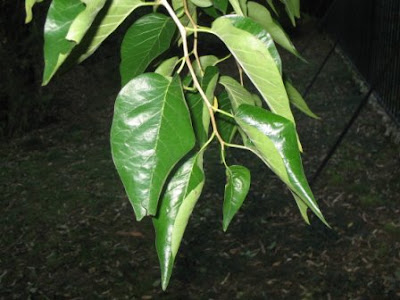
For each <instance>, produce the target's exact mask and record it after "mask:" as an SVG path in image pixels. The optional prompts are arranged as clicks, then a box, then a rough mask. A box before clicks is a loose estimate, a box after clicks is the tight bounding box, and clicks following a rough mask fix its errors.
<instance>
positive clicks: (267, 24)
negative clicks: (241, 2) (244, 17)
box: [247, 1, 303, 59]
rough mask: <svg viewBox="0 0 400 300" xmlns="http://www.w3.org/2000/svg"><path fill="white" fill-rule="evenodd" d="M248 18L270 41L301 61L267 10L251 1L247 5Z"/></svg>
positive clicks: (290, 42) (284, 33) (288, 39)
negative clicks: (261, 29)
mask: <svg viewBox="0 0 400 300" xmlns="http://www.w3.org/2000/svg"><path fill="white" fill-rule="evenodd" d="M247 7H248V16H249V18H251V19H253V20H254V21H256V22H257V23H258V24H260V25H261V26H262V27H263V28H264V29H265V30H266V31H267V32H268V33H269V34H270V35H271V37H272V39H273V40H274V41H275V42H277V43H278V44H279V45H281V46H282V47H283V48H284V49H286V50H288V51H289V52H291V53H293V54H294V55H296V56H298V57H299V58H301V59H303V58H302V57H301V55H300V53H299V52H298V51H297V50H296V47H295V46H294V45H293V43H292V41H291V40H290V38H289V36H288V35H287V34H286V32H285V31H284V30H283V28H282V27H281V25H279V23H278V22H277V21H276V20H274V19H273V18H272V17H271V14H270V12H269V11H268V9H267V8H266V7H265V6H263V5H261V4H259V3H257V2H253V1H249V2H248V3H247Z"/></svg>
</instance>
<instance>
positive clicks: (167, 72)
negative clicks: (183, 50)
mask: <svg viewBox="0 0 400 300" xmlns="http://www.w3.org/2000/svg"><path fill="white" fill-rule="evenodd" d="M178 62H179V59H178V56H174V57H171V58H168V59H166V60H164V61H163V62H162V63H161V64H160V65H159V66H158V67H157V69H156V70H155V71H154V73H158V74H161V75H164V76H171V74H172V72H173V71H174V69H175V67H176V65H177V63H178Z"/></svg>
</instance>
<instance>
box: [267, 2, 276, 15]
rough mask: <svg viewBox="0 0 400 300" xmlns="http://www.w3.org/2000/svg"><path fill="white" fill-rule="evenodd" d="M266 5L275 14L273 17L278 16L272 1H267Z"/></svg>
mask: <svg viewBox="0 0 400 300" xmlns="http://www.w3.org/2000/svg"><path fill="white" fill-rule="evenodd" d="M267 3H268V5H269V7H271V9H272V11H273V12H274V13H275V15H277V16H279V14H278V11H277V9H276V7H275V4H274V1H273V0H267Z"/></svg>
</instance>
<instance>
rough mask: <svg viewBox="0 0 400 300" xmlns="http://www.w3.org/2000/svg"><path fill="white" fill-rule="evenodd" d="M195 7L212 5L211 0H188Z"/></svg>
mask: <svg viewBox="0 0 400 300" xmlns="http://www.w3.org/2000/svg"><path fill="white" fill-rule="evenodd" d="M190 2H192V3H193V4H194V5H196V6H197V7H210V6H212V5H213V3H212V1H211V0H190Z"/></svg>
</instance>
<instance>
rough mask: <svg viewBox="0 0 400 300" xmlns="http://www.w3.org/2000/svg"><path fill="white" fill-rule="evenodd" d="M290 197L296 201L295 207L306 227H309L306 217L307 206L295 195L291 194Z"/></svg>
mask: <svg viewBox="0 0 400 300" xmlns="http://www.w3.org/2000/svg"><path fill="white" fill-rule="evenodd" d="M292 195H293V197H294V200H295V201H296V204H297V207H298V208H299V210H300V214H301V216H302V218H303V220H304V222H306V223H307V224H308V225H310V220H309V219H308V215H307V210H308V206H307V205H306V204H305V203H304V202H303V200H301V199H300V198H299V196H297V195H296V194H295V193H293V192H292Z"/></svg>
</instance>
